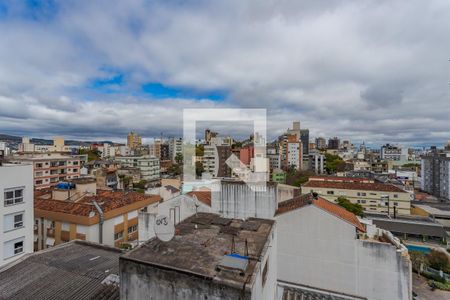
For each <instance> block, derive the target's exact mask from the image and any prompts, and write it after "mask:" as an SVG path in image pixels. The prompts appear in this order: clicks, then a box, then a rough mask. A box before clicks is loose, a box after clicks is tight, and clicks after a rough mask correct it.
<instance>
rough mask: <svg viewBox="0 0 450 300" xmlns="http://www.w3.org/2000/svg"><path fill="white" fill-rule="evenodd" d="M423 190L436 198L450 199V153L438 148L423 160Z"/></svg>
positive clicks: (423, 157)
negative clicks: (440, 150)
mask: <svg viewBox="0 0 450 300" xmlns="http://www.w3.org/2000/svg"><path fill="white" fill-rule="evenodd" d="M421 178H422V181H421V189H422V190H424V191H426V192H427V193H430V194H432V195H434V196H436V197H439V198H444V199H450V152H439V151H438V150H437V149H436V148H433V149H432V151H431V152H430V153H428V154H426V155H424V156H422V160H421Z"/></svg>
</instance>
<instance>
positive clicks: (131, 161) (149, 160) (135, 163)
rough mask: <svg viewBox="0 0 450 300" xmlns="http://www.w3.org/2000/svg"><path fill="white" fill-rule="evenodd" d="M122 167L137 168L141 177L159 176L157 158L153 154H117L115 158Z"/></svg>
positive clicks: (150, 178) (156, 178)
mask: <svg viewBox="0 0 450 300" xmlns="http://www.w3.org/2000/svg"><path fill="white" fill-rule="evenodd" d="M115 160H116V161H117V162H119V163H120V164H121V166H122V167H128V168H133V167H134V168H139V170H140V172H141V179H143V180H149V181H150V180H158V179H159V178H160V176H159V175H160V166H159V159H158V158H156V157H154V156H148V155H143V156H117V157H116V158H115Z"/></svg>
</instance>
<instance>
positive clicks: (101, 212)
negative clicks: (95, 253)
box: [92, 200, 105, 244]
mask: <svg viewBox="0 0 450 300" xmlns="http://www.w3.org/2000/svg"><path fill="white" fill-rule="evenodd" d="M92 203H93V204H94V206H95V208H96V209H97V211H98V214H99V217H100V222H99V224H98V231H99V232H98V242H99V243H100V244H103V222H104V221H105V216H104V214H103V210H102V208H101V207H100V205H98V203H97V201H95V200H92Z"/></svg>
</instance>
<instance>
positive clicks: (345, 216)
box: [275, 194, 366, 232]
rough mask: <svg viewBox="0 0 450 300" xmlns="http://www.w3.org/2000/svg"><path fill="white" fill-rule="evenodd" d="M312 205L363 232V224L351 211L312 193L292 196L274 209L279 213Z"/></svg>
mask: <svg viewBox="0 0 450 300" xmlns="http://www.w3.org/2000/svg"><path fill="white" fill-rule="evenodd" d="M310 204H312V205H314V206H316V207H318V208H321V209H323V210H325V211H327V212H328V213H330V214H332V215H334V216H336V217H338V218H340V219H342V220H344V221H346V222H348V223H350V224H351V225H353V226H355V227H356V229H357V230H359V231H361V232H365V231H366V230H365V228H364V225H363V224H361V222H360V221H359V220H358V218H357V217H356V216H355V215H354V214H353V213H351V212H349V211H347V210H346V209H345V208H343V207H341V206H339V205H337V204H335V203H332V202H330V201H328V200H325V199H323V198H320V197H319V198H317V199H314V197H313V195H312V194H305V195H301V196H299V197H295V198H292V199H290V200H286V201H283V202H280V203H278V209H277V211H276V214H275V215H280V214H283V213H286V212H289V211H293V210H296V209H299V208H302V207H305V206H307V205H310Z"/></svg>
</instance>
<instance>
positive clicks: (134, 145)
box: [127, 131, 142, 150]
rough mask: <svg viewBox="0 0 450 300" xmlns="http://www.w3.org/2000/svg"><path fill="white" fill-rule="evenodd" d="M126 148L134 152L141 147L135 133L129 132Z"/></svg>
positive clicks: (139, 137) (138, 136)
mask: <svg viewBox="0 0 450 300" xmlns="http://www.w3.org/2000/svg"><path fill="white" fill-rule="evenodd" d="M127 146H128V148H130V149H131V150H136V149H138V148H139V147H141V146H142V138H141V136H140V135H139V134H137V133H136V132H133V131H131V132H130V133H128V136H127Z"/></svg>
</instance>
